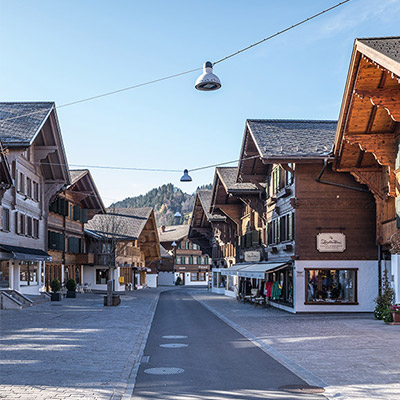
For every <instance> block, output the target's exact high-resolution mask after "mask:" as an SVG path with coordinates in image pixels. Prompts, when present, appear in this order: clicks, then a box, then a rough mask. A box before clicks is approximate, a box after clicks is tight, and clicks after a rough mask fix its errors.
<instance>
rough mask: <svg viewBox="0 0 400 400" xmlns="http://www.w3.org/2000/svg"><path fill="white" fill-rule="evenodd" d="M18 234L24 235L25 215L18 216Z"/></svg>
mask: <svg viewBox="0 0 400 400" xmlns="http://www.w3.org/2000/svg"><path fill="white" fill-rule="evenodd" d="M19 233H20V235H25V215H24V214H19Z"/></svg>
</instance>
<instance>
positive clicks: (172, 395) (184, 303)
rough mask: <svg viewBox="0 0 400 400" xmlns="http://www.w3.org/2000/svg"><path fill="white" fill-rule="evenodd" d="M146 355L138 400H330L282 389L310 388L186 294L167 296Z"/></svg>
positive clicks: (163, 296)
mask: <svg viewBox="0 0 400 400" xmlns="http://www.w3.org/2000/svg"><path fill="white" fill-rule="evenodd" d="M265 329H268V326H266V327H265ZM163 336H183V337H182V338H174V339H173V338H165V337H163ZM165 345H168V346H171V345H172V346H173V347H165ZM180 345H185V346H184V347H178V346H180ZM144 354H145V356H144V358H143V360H142V364H141V366H140V368H139V372H138V376H137V381H136V386H135V390H134V392H133V397H132V398H133V399H147V400H148V399H165V400H169V399H176V400H184V399H185V400H186V399H190V400H197V399H198V400H200V399H204V400H206V399H207V400H208V399H210V400H211V399H213V400H216V399H236V400H252V399H279V400H281V399H282V400H283V399H287V400H295V399H303V400H304V399H307V400H317V399H319V400H321V399H325V397H324V396H322V395H312V394H292V393H287V392H285V391H283V390H281V389H279V388H280V387H281V386H284V385H306V383H305V382H304V381H303V380H302V379H300V378H299V377H298V376H296V375H294V374H293V373H292V372H291V371H289V370H288V369H286V368H285V367H283V366H282V365H281V364H279V363H278V362H277V361H275V360H274V359H273V358H271V357H269V356H268V355H267V354H265V353H264V352H263V351H262V350H260V349H259V348H258V347H257V346H255V345H254V344H253V343H251V342H250V341H249V340H247V339H246V338H244V337H243V336H241V335H240V334H239V333H238V332H236V331H235V330H234V329H232V328H231V327H229V326H228V325H226V324H225V323H224V322H223V321H221V320H220V319H218V318H217V317H216V316H214V314H212V313H211V312H210V311H208V310H207V309H206V308H204V307H203V306H202V305H201V304H199V303H198V302H196V301H195V300H194V299H193V298H192V297H191V296H190V295H189V294H187V293H185V290H171V291H168V292H164V293H162V294H161V297H160V300H159V303H158V307H157V310H156V314H155V316H154V320H153V324H152V328H151V331H150V334H149V338H148V341H147V345H146V349H145V353H144ZM153 368H155V369H156V370H152V369H153ZM169 368H175V369H176V371H174V370H169ZM149 370H150V371H149ZM148 372H155V373H156V374H149V373H148ZM166 372H180V373H174V374H165V373H166ZM159 373H161V374H159Z"/></svg>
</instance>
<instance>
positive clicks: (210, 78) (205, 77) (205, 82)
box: [194, 61, 221, 91]
mask: <svg viewBox="0 0 400 400" xmlns="http://www.w3.org/2000/svg"><path fill="white" fill-rule="evenodd" d="M194 87H195V88H196V89H197V90H203V91H212V90H217V89H219V88H220V87H221V81H220V80H219V78H218V76H217V75H215V74H214V73H213V65H212V62H211V61H206V62H205V63H204V66H203V73H202V74H201V75H200V76H199V77H198V78H197V80H196V83H195V84H194Z"/></svg>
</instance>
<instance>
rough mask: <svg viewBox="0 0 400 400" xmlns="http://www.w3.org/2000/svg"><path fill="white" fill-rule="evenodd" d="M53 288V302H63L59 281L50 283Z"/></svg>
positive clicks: (55, 280)
mask: <svg viewBox="0 0 400 400" xmlns="http://www.w3.org/2000/svg"><path fill="white" fill-rule="evenodd" d="M50 287H51V291H52V293H51V301H61V293H59V290H60V289H61V284H60V281H59V280H58V279H53V280H52V281H51V283H50Z"/></svg>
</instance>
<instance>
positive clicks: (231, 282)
mask: <svg viewBox="0 0 400 400" xmlns="http://www.w3.org/2000/svg"><path fill="white" fill-rule="evenodd" d="M227 278H228V285H227V289H228V290H230V291H231V292H234V291H235V283H236V282H235V280H236V279H235V278H236V277H235V276H233V275H228V276H227Z"/></svg>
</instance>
